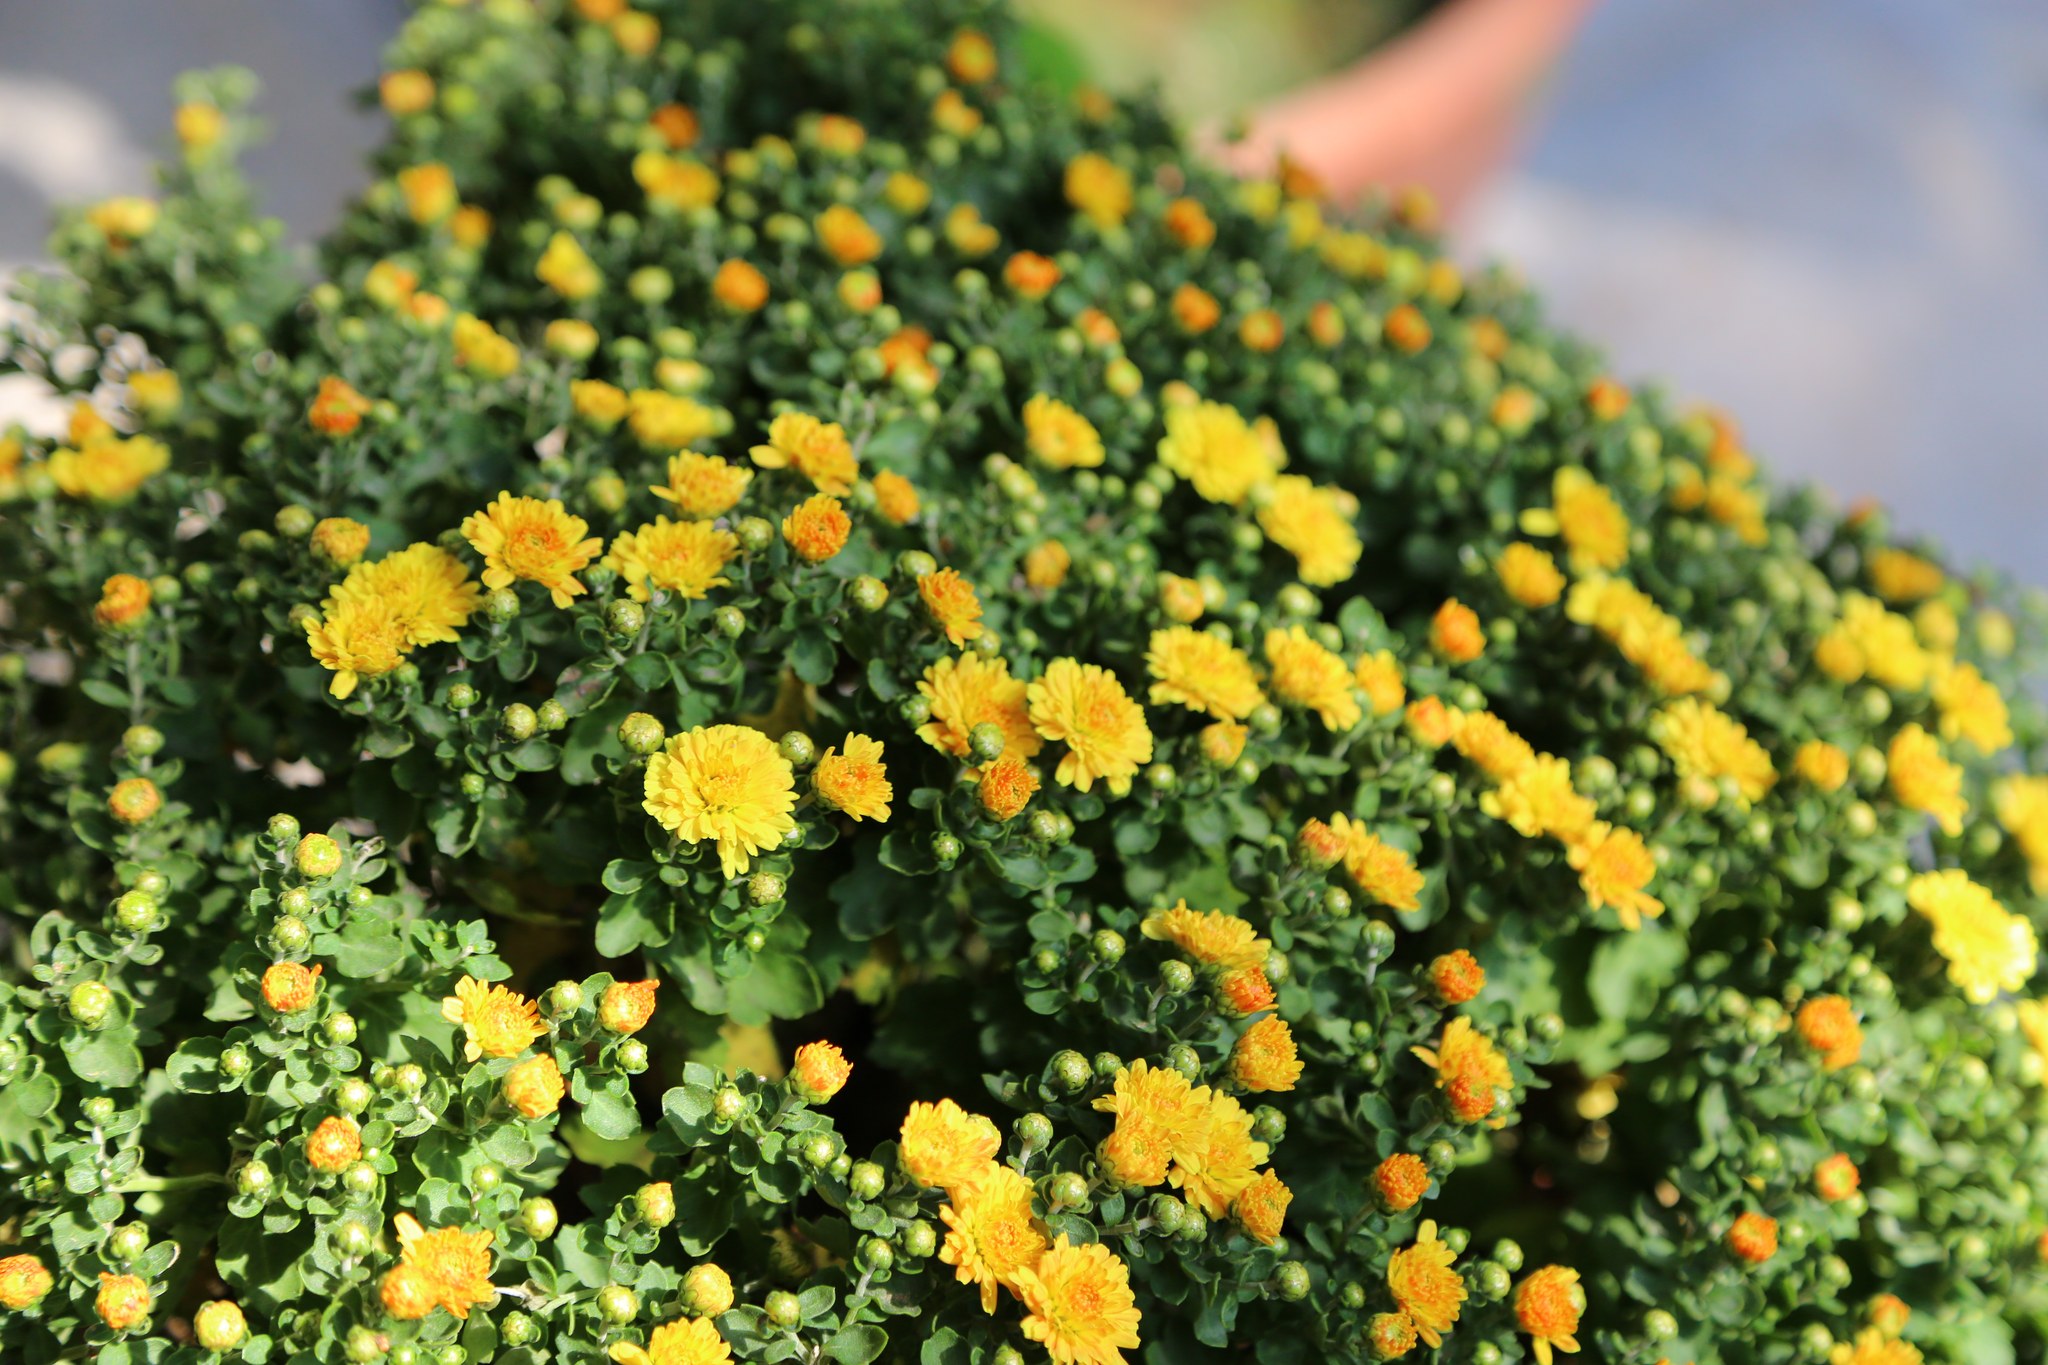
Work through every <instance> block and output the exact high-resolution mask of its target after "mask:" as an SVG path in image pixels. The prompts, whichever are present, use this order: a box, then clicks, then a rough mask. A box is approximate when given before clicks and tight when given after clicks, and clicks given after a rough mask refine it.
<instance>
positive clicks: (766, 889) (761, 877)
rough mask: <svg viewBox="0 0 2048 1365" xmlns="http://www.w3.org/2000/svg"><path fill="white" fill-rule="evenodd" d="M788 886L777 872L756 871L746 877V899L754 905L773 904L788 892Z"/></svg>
mask: <svg viewBox="0 0 2048 1365" xmlns="http://www.w3.org/2000/svg"><path fill="white" fill-rule="evenodd" d="M788 890H789V886H788V883H787V882H785V881H784V880H783V878H782V876H781V874H779V873H775V872H756V873H755V874H754V875H753V876H751V877H749V878H747V899H748V900H749V901H751V902H753V903H754V904H755V905H773V904H775V902H777V901H779V900H781V899H782V898H783V896H784V895H785V894H786V893H787V892H788Z"/></svg>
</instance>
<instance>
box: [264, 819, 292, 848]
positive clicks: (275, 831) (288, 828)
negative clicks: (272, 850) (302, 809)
mask: <svg viewBox="0 0 2048 1365" xmlns="http://www.w3.org/2000/svg"><path fill="white" fill-rule="evenodd" d="M266 832H267V833H268V834H269V835H270V840H271V842H272V843H274V844H276V845H278V846H279V847H280V848H281V847H283V846H284V845H286V844H291V843H296V842H298V838H299V822H298V821H297V820H296V819H294V818H293V817H291V816H289V815H273V816H271V817H270V824H269V826H268V827H267V830H266Z"/></svg>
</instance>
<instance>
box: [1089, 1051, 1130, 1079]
mask: <svg viewBox="0 0 2048 1365" xmlns="http://www.w3.org/2000/svg"><path fill="white" fill-rule="evenodd" d="M1088 1064H1089V1065H1090V1066H1092V1067H1094V1068H1095V1076H1096V1079H1098V1080H1104V1081H1107V1080H1111V1079H1114V1078H1115V1076H1116V1073H1117V1072H1119V1071H1122V1070H1123V1069H1124V1059H1123V1058H1121V1057H1119V1056H1117V1055H1116V1054H1115V1053H1114V1052H1098V1053H1096V1054H1095V1055H1094V1056H1093V1057H1091V1058H1089V1059H1088Z"/></svg>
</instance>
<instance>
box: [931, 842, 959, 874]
mask: <svg viewBox="0 0 2048 1365" xmlns="http://www.w3.org/2000/svg"><path fill="white" fill-rule="evenodd" d="M932 857H934V858H936V859H938V862H939V866H940V867H951V866H952V865H953V864H954V863H956V862H958V861H959V859H960V841H959V840H958V839H956V838H954V837H953V836H952V835H950V834H934V835H933V836H932Z"/></svg>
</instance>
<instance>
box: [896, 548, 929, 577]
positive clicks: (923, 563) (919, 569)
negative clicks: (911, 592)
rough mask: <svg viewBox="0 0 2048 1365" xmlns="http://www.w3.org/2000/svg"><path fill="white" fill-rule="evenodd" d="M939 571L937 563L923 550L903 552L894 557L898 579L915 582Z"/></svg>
mask: <svg viewBox="0 0 2048 1365" xmlns="http://www.w3.org/2000/svg"><path fill="white" fill-rule="evenodd" d="M938 571H939V561H938V560H936V559H933V558H932V557H931V556H930V555H928V554H926V553H925V552H924V551H923V550H905V551H904V552H903V553H902V554H900V555H897V556H896V572H897V574H898V575H899V576H900V577H903V578H907V579H909V580H910V581H911V582H913V583H914V582H916V581H917V580H918V579H920V578H926V577H929V576H930V575H932V574H935V573H937V572H938Z"/></svg>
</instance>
